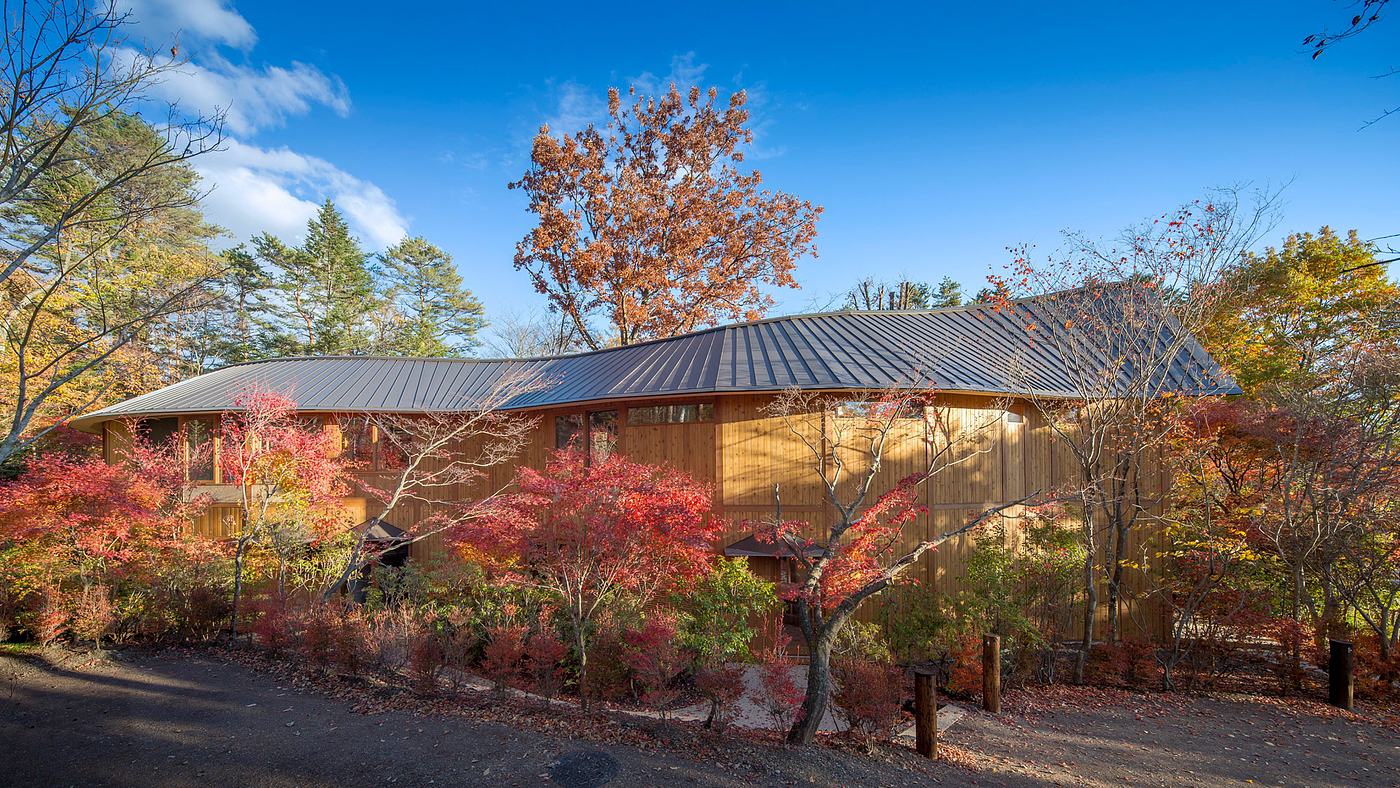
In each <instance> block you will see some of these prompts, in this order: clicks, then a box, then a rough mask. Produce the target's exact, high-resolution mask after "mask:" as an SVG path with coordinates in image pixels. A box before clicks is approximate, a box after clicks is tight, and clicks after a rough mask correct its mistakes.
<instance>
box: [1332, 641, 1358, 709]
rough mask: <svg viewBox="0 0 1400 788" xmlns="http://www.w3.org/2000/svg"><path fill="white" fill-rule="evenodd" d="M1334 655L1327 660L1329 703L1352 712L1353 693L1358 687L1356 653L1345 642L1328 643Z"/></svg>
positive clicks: (1349, 644) (1350, 645)
mask: <svg viewBox="0 0 1400 788" xmlns="http://www.w3.org/2000/svg"><path fill="white" fill-rule="evenodd" d="M1328 642H1329V643H1330V644H1331V646H1332V654H1331V656H1330V658H1329V659H1328V660H1327V702H1328V703H1330V704H1332V705H1333V706H1336V707H1337V708H1339V709H1346V710H1347V711H1351V697H1352V691H1353V689H1354V688H1355V686H1356V678H1355V676H1354V672H1353V668H1354V663H1355V652H1354V651H1353V650H1352V644H1351V643H1349V642H1347V641H1345V640H1331V641H1328Z"/></svg>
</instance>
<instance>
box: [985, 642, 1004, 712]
mask: <svg viewBox="0 0 1400 788" xmlns="http://www.w3.org/2000/svg"><path fill="white" fill-rule="evenodd" d="M982 708H983V709H986V710H987V711H989V712H991V713H993V714H1000V713H1001V638H1000V637H999V636H997V635H983V636H982Z"/></svg>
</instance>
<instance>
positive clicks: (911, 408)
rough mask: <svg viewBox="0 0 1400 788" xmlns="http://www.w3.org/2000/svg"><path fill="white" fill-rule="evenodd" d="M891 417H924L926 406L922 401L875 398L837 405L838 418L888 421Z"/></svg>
mask: <svg viewBox="0 0 1400 788" xmlns="http://www.w3.org/2000/svg"><path fill="white" fill-rule="evenodd" d="M891 417H893V418H895V419H922V418H923V417H924V407H923V403H922V402H911V401H903V402H885V401H880V400H874V401H869V402H859V401H854V400H853V401H850V402H843V403H841V404H840V405H837V406H836V418H838V419H860V420H864V421H886V420H888V419H890V418H891Z"/></svg>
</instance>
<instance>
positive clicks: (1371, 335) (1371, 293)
mask: <svg viewBox="0 0 1400 788" xmlns="http://www.w3.org/2000/svg"><path fill="white" fill-rule="evenodd" d="M1375 253H1376V248H1375V246H1374V245H1372V244H1370V243H1368V242H1366V241H1363V240H1361V239H1360V238H1359V237H1358V236H1357V234H1356V231H1355V230H1353V231H1351V232H1350V233H1348V234H1347V235H1346V236H1345V237H1342V236H1339V235H1338V234H1337V233H1335V232H1333V231H1332V229H1331V228H1328V227H1323V228H1322V229H1321V230H1319V231H1318V232H1317V234H1315V235H1314V234H1313V233H1294V234H1291V235H1289V236H1288V238H1287V239H1286V240H1285V241H1284V242H1283V245H1282V246H1280V247H1277V248H1269V249H1267V250H1265V252H1264V253H1263V254H1250V255H1247V256H1246V258H1245V261H1244V265H1243V266H1241V267H1240V268H1239V270H1237V271H1236V272H1234V274H1233V279H1234V281H1233V282H1232V283H1231V288H1232V290H1233V293H1234V294H1233V296H1232V299H1231V301H1230V302H1229V303H1228V304H1227V305H1226V308H1225V309H1224V310H1222V312H1221V314H1220V315H1219V319H1217V320H1215V321H1213V322H1212V324H1211V325H1210V326H1208V327H1206V329H1205V333H1204V334H1203V338H1204V339H1205V340H1206V341H1207V343H1208V344H1209V346H1210V348H1211V352H1212V353H1213V354H1214V355H1215V356H1216V357H1217V358H1219V359H1220V360H1221V361H1223V362H1225V363H1226V365H1227V366H1229V367H1230V370H1231V372H1232V373H1233V374H1234V376H1235V381H1236V382H1237V383H1239V385H1240V387H1241V388H1243V389H1244V390H1245V392H1246V393H1248V394H1250V395H1252V396H1256V397H1265V398H1268V397H1269V396H1271V395H1275V394H1280V395H1281V394H1283V393H1284V392H1285V391H1287V390H1295V389H1299V388H1304V389H1305V388H1309V387H1312V386H1315V385H1319V384H1321V383H1324V382H1325V381H1326V380H1327V379H1328V378H1330V377H1332V376H1334V375H1336V374H1338V373H1339V372H1340V371H1341V370H1340V367H1341V366H1342V365H1344V364H1346V363H1347V362H1348V360H1349V359H1350V358H1351V355H1352V353H1353V352H1354V349H1355V348H1356V347H1358V346H1360V345H1363V344H1366V343H1369V342H1378V341H1385V340H1388V339H1392V338H1394V337H1396V336H1397V335H1400V318H1397V315H1396V309H1397V307H1400V289H1397V288H1396V286H1395V284H1394V283H1393V282H1391V281H1390V279H1389V278H1388V277H1387V276H1386V271H1385V268H1384V266H1379V265H1375V262H1376V259H1375Z"/></svg>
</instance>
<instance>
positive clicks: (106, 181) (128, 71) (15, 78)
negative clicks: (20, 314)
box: [0, 0, 223, 283]
mask: <svg viewBox="0 0 1400 788" xmlns="http://www.w3.org/2000/svg"><path fill="white" fill-rule="evenodd" d="M128 23H129V20H128V15H127V14H126V13H125V12H123V11H121V10H120V8H119V7H118V6H117V5H116V4H114V3H107V2H96V3H89V2H82V0H73V1H70V0H51V1H50V2H42V1H39V2H31V1H29V0H19V1H18V2H13V3H6V4H5V6H4V9H3V11H0V25H3V35H0V206H3V209H4V210H5V212H6V214H7V215H6V217H5V222H6V224H7V227H6V231H7V232H6V233H5V237H4V254H3V256H2V258H0V283H3V282H6V281H8V280H9V279H10V277H12V276H15V275H16V274H19V273H20V272H22V271H24V270H25V269H26V268H28V267H30V266H31V265H34V264H35V263H32V262H31V260H32V258H33V257H34V256H35V255H37V254H40V253H41V252H43V251H44V250H45V249H46V248H48V247H49V246H50V245H52V244H54V243H55V242H57V241H58V240H59V239H60V238H61V237H62V236H64V235H66V234H68V233H70V232H71V231H74V230H79V229H81V230H82V231H83V232H84V233H86V234H89V235H93V236H95V237H96V239H97V241H98V242H97V243H96V244H95V245H96V246H101V245H102V244H101V242H100V239H101V238H102V237H103V236H104V235H106V234H111V233H118V232H121V231H122V230H124V229H126V228H127V227H128V226H130V223H132V222H135V221H141V220H143V219H146V218H149V217H150V216H152V215H155V214H159V213H161V212H163V211H165V210H166V209H168V208H170V207H185V206H188V205H190V204H192V203H193V201H194V199H193V197H192V196H191V195H188V194H179V193H176V194H172V193H170V192H168V191H163V190H152V191H146V190H141V189H137V188H133V186H134V185H135V184H139V183H141V182H144V181H145V180H146V179H147V176H148V175H150V174H152V173H158V172H160V171H161V170H163V169H164V168H166V167H168V166H169V165H171V164H178V163H181V162H186V161H189V160H190V159H192V158H194V157H195V156H199V155H201V154H203V153H205V152H207V151H209V150H212V149H214V148H216V147H217V146H218V144H219V143H220V142H221V141H222V125H223V123H222V117H221V116H218V115H215V116H211V117H198V118H192V119H191V118H183V117H182V116H181V115H180V114H179V113H177V112H176V111H175V108H174V107H170V108H169V111H168V113H166V119H165V120H163V121H160V122H158V123H156V124H155V125H152V126H151V130H152V131H151V134H152V137H153V138H154V139H155V140H157V141H158V142H157V143H156V144H150V143H149V142H148V141H145V140H135V141H130V142H128V143H127V144H112V143H113V141H112V140H111V139H110V138H109V134H110V132H111V130H112V129H113V128H114V125H115V124H121V123H125V122H129V121H128V120H127V119H128V118H129V117H130V116H132V115H133V114H135V112H136V110H137V109H138V108H139V107H140V106H141V105H142V104H143V102H145V101H146V100H147V98H148V97H147V96H146V92H147V91H148V90H149V89H150V88H151V86H152V85H154V84H156V83H158V82H159V81H160V80H161V79H162V78H163V77H164V76H165V75H166V74H168V73H170V72H171V71H175V70H178V69H179V68H180V67H181V66H182V65H183V62H182V61H180V60H178V59H176V57H175V56H174V55H173V54H172V56H171V57H169V58H166V57H164V56H161V55H157V54H155V53H153V52H143V51H139V50H133V49H131V48H129V47H128V46H127V42H126V39H125V32H126V29H127V27H126V26H127V24H128ZM148 114H149V113H148ZM79 173H80V174H81V175H82V176H83V177H81V178H77V179H74V178H73V177H72V176H73V175H75V174H79ZM59 181H61V182H62V183H63V185H64V187H65V188H61V189H59V188H54V185H55V183H56V182H59ZM117 191H122V192H124V193H126V194H127V196H128V197H127V199H123V200H117V199H116V192H117ZM38 265H39V266H41V267H44V266H45V264H44V263H42V262H41V263H38Z"/></svg>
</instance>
